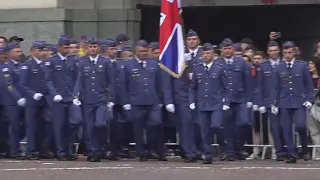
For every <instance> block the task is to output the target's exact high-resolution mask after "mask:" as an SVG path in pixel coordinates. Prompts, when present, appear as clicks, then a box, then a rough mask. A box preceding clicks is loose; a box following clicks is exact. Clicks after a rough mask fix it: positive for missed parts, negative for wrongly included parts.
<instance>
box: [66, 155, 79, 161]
mask: <svg viewBox="0 0 320 180" xmlns="http://www.w3.org/2000/svg"><path fill="white" fill-rule="evenodd" d="M77 159H78V155H77V154H71V155H69V156H68V160H69V161H75V160H77Z"/></svg>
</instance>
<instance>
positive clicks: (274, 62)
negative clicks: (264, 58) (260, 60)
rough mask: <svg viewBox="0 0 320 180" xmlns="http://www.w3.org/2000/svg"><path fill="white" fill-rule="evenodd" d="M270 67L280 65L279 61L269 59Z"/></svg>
mask: <svg viewBox="0 0 320 180" xmlns="http://www.w3.org/2000/svg"><path fill="white" fill-rule="evenodd" d="M269 61H270V63H271V65H278V64H279V63H280V59H269Z"/></svg>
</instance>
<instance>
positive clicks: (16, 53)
mask: <svg viewBox="0 0 320 180" xmlns="http://www.w3.org/2000/svg"><path fill="white" fill-rule="evenodd" d="M21 55H22V50H21V48H14V49H12V50H11V51H10V52H9V56H10V59H14V60H17V61H18V60H20V58H21Z"/></svg>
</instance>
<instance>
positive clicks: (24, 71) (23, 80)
mask: <svg viewBox="0 0 320 180" xmlns="http://www.w3.org/2000/svg"><path fill="white" fill-rule="evenodd" d="M29 81H30V68H29V67H28V66H27V64H24V65H22V67H21V70H20V85H21V87H22V88H23V89H22V90H23V91H24V93H25V94H26V95H28V96H30V97H33V95H34V94H35V93H36V92H35V91H34V90H32V89H31V88H30V87H29V83H28V82H29Z"/></svg>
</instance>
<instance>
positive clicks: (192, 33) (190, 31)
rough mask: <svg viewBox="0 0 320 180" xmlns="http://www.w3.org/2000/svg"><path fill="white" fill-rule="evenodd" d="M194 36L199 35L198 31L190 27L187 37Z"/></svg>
mask: <svg viewBox="0 0 320 180" xmlns="http://www.w3.org/2000/svg"><path fill="white" fill-rule="evenodd" d="M192 36H198V33H197V32H196V31H194V30H193V29H189V31H188V33H187V37H192Z"/></svg>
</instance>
